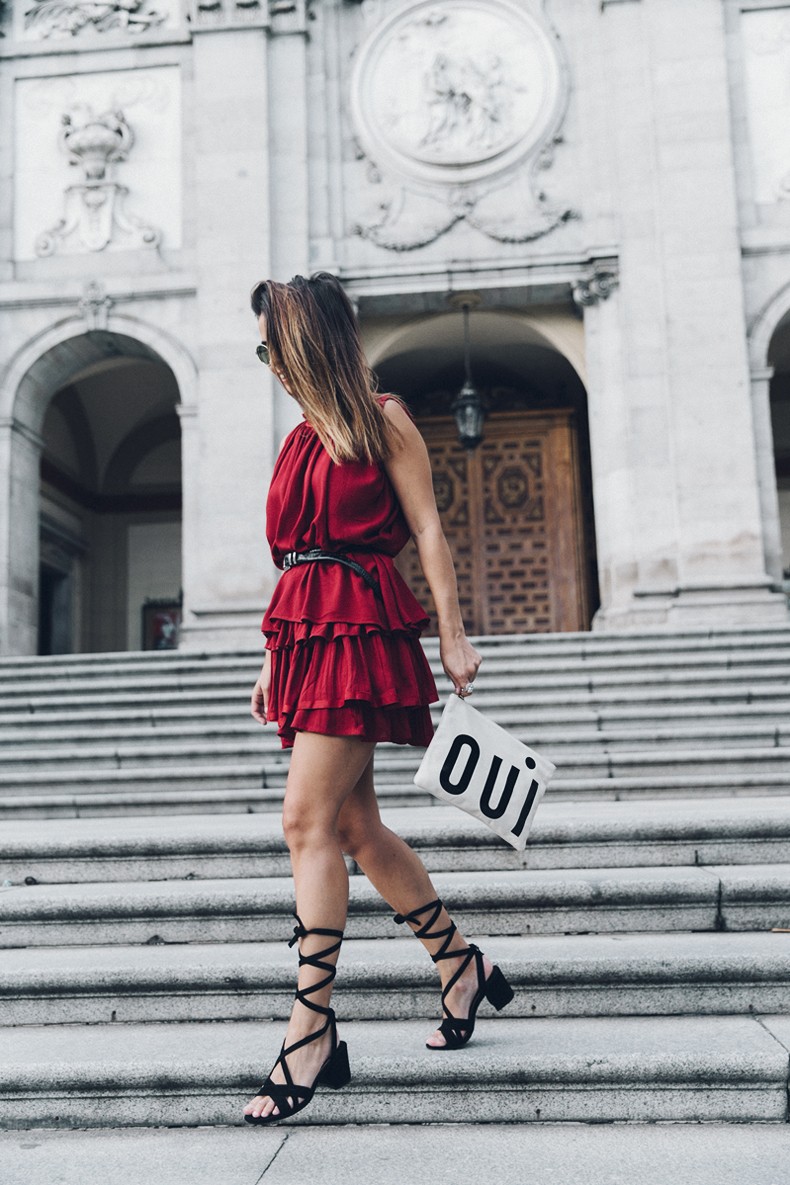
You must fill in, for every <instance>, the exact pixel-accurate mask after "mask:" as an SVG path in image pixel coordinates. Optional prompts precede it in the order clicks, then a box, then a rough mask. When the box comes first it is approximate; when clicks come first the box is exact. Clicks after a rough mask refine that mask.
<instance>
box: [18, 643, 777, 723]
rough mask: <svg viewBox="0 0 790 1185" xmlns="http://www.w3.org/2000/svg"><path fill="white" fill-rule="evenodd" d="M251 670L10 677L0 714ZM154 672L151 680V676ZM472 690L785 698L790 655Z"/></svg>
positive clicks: (494, 682)
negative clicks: (752, 693)
mask: <svg viewBox="0 0 790 1185" xmlns="http://www.w3.org/2000/svg"><path fill="white" fill-rule="evenodd" d="M432 665H433V669H434V674H435V675H436V677H437V682H438V683H439V685H440V688H441V689H443V688H444V687H445V686H446V678H445V676H444V675H443V674H442V673H441V672H440V669H439V667H438V666H437V665H436V664H435V663H434V664H432ZM256 674H257V668H256V667H251V668H250V669H249V670H245V671H230V672H224V671H212V670H205V669H202V668H201V669H198V670H195V671H194V672H190V673H189V674H184V675H176V676H171V675H169V674H168V673H167V672H161V673H160V672H156V673H153V672H152V673H151V674H146V673H145V672H140V673H136V672H135V673H134V674H129V675H126V676H125V677H124V678H123V679H120V678H118V677H117V676H114V675H112V674H111V673H108V672H106V671H104V670H102V671H101V672H96V673H95V674H92V675H90V674H87V675H86V676H85V677H84V678H82V679H72V680H69V681H64V682H63V683H62V684H61V683H57V681H54V680H53V679H52V678H50V677H49V676H47V675H44V674H42V676H41V678H40V679H39V681H38V682H32V681H28V682H15V681H13V680H12V679H5V680H3V682H2V684H0V688H1V691H0V711H3V712H4V711H7V710H9V709H10V708H13V707H14V705H15V704H22V705H24V706H25V709H26V710H45V709H46V708H47V707H48V706H53V707H60V708H62V707H63V706H64V705H65V704H69V703H71V702H72V700H77V701H78V699H79V697H80V696H85V695H88V696H91V697H93V698H94V699H96V700H97V702H98V703H102V702H103V703H104V706H106V704H107V702H108V701H109V702H112V703H114V702H116V700H119V701H121V702H123V701H124V700H128V699H129V697H130V695H131V694H133V693H137V695H138V697H141V699H140V700H138V702H141V701H142V702H144V697H145V696H146V695H148V696H149V697H152V702H154V703H156V702H161V701H164V700H166V699H170V700H171V701H172V698H173V697H174V696H176V695H178V696H181V695H186V694H188V693H192V694H193V695H194V694H195V693H197V692H202V693H203V695H204V696H206V697H207V698H208V699H211V698H212V697H213V696H215V695H217V694H219V693H222V692H224V693H227V692H232V693H235V694H236V695H237V696H238V697H239V698H240V699H243V698H244V696H245V694H246V696H247V698H249V693H250V691H251V689H252V685H253V683H254V681H255V678H256ZM154 675H155V677H154ZM479 680H480V685H479V688H478V690H479V691H481V692H482V691H485V690H493V689H494V688H499V689H507V688H510V689H512V690H519V689H524V690H526V691H528V692H530V693H532V694H533V695H535V694H536V693H538V692H540V693H551V692H555V693H556V692H559V691H576V692H581V691H586V692H587V693H588V694H595V693H598V694H604V693H609V694H610V693H612V692H616V691H618V690H622V689H623V688H630V687H642V688H645V687H646V688H650V687H651V686H652V685H657V686H658V687H662V688H663V689H664V690H666V688H667V687H669V688H672V689H674V688H677V689H678V690H682V689H684V688H689V687H691V688H695V687H700V686H701V687H709V688H710V689H711V690H715V689H716V688H717V687H719V686H721V684H722V683H726V684H730V683H733V682H735V683H736V684H748V683H751V684H754V685H755V686H757V687H760V686H765V685H770V686H776V687H777V688H780V689H781V690H783V692H784V694H785V695H787V689H788V686H790V655H785V654H783V655H782V656H781V661H779V660H775V659H774V658H773V657H772V655H771V652H770V651H769V652H767V653H766V654H765V655H759V656H758V655H754V654H749V655H746V656H744V662H743V663H736V662H734V660H729V661H713V660H711V662H709V663H697V662H696V661H695V662H694V663H691V664H690V663H687V662H679V661H670V659H669V658H668V659H667V661H666V663H655V664H646V663H644V662H643V661H642V660H641V659H636V660H634V662H633V663H629V662H627V661H625V660H622V659H613V660H612V661H611V662H607V663H605V664H604V663H598V664H595V663H593V662H592V661H589V662H584V663H579V662H575V661H568V662H566V663H564V664H559V663H555V664H553V665H551V666H548V665H532V666H531V665H528V664H526V663H524V662H519V661H517V660H510V659H504V658H487V659H486V660H485V669H484V672H483V668H481V674H480V675H479Z"/></svg>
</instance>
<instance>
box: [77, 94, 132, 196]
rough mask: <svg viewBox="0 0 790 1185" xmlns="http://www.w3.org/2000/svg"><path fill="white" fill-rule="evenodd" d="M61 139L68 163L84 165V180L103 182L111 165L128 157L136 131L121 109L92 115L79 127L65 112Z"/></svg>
mask: <svg viewBox="0 0 790 1185" xmlns="http://www.w3.org/2000/svg"><path fill="white" fill-rule="evenodd" d="M60 141H61V144H62V146H63V148H64V149H65V151H66V154H67V156H68V158H69V162H70V163H71V164H73V165H80V166H81V168H82V170H83V175H84V178H85V181H86V182H87V183H88V184H90V183H91V182H93V183H97V182H102V181H104V180H105V178H106V175H107V168H108V166H109V165H110V164H112V163H114V162H115V161H119V160H126V158H127V156H128V155H129V150H130V149H131V147H132V145H133V144H134V133H133V131H132V129H131V128H130V127H129V124H128V123H127V122H126V120H125V118H124V115H123V112H122V111H107V112H105V113H104V114H103V115H98V116H93V115H92V114H91V115H89V116H88V119H87V120H86V122H85V123H83V124H81V125H80V126H76V125H75V124H74V122H73V119H72V117H71V115H64V116H63V130H62V132H61V135H60Z"/></svg>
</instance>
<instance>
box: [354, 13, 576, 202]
mask: <svg viewBox="0 0 790 1185" xmlns="http://www.w3.org/2000/svg"><path fill="white" fill-rule="evenodd" d="M560 88H561V84H560V69H559V62H558V59H557V54H556V51H555V48H554V46H553V45H552V43H551V41H550V39H549V36H548V34H547V32H546V31H545V29H544V28H543V27H542V26H541V25H540V24H539V23H538V21H536V20H535V19H534V18H533V17H532V16H531V15H530V13H529V12H527V11H526V9H524V8H522V7H517V6H516V5H513V4H510V3H509V2H505V0H429V2H427V3H421V4H417V5H415V6H414V7H411V8H407V9H406V10H405V11H403V10H402V11H401V12H400V13H396V14H395V15H394V16H392V17H391V18H390V19H389V21H387V22H385V23H384V24H383V25H381V26H380V27H379V28H378V29H377V30H375V32H374V33H373V35H372V37H371V38H370V39H369V40H368V42H367V43H366V44H365V45H364V46H362V47H361V49H360V51H359V54H358V56H357V62H356V68H355V70H354V76H353V81H352V93H351V103H352V113H353V118H354V123H355V125H356V128H357V131H358V133H359V136H360V139H361V140H362V142H363V145H364V147H365V148H366V149H368V150H369V152H370V155H371V156H372V157H373V158H374V159H378V160H381V162H382V163H389V164H391V165H394V166H395V167H396V168H398V169H399V170H401V171H403V172H405V173H408V174H411V175H413V176H415V177H418V178H420V179H422V180H433V181H450V182H451V183H452V184H458V183H459V182H461V181H470V180H476V179H479V178H481V177H486V176H490V175H491V174H492V173H495V172H499V171H501V170H502V169H504V168H507V167H508V166H509V165H511V164H513V162H514V161H516V160H518V159H520V158H522V157H523V156H525V155H526V154H527V153H528V152H529V150H530V149H531V148H534V147H535V146H536V145H538V144H539V143H540V141H541V139H542V137H543V136H544V135H545V133H546V131H547V130H548V128H549V126H550V125H551V123H552V122H553V120H554V118H555V115H556V108H557V105H558V102H559V99H560Z"/></svg>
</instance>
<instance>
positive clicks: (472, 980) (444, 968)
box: [425, 949, 494, 1049]
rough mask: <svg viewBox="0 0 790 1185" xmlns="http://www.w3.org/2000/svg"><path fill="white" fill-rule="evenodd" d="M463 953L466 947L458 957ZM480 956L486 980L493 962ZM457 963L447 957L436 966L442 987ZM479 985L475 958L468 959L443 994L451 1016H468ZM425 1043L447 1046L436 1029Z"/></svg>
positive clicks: (434, 1046)
mask: <svg viewBox="0 0 790 1185" xmlns="http://www.w3.org/2000/svg"><path fill="white" fill-rule="evenodd" d="M465 955H466V949H464V950H460V951H458V957H459V959H460V958H463V957H464V956H465ZM482 958H483V970H484V973H485V979H486V980H487V979H488V977H489V976H490V974H491V972H492V971H493V970H494V964H493V963H492V962H491V960H490V959H489V958H487V957H486V956H485V955H483V956H482ZM459 965H460V964H459V963H458V962H456V960H455V958H447V959H445V960H444V961H443V962H441V963H439V965H438V966H439V971H440V973H441V977H442V988H443V989H444V988H445V986H446V984H448V983H449V982H450V980H451V979H452V977H453V975H455V973H456V971H457V970H458V967H459ZM481 987H482V984H481V983H480V980H479V976H478V973H477V960H476V959H470V960H469V965H468V966H467V967H466V969H465V970H464V972H463V973H462V975H461V976H460V977H459V979H458V980H457V982H456V983H454V984H453V986H452V987H451V988H450V990H449V992H448V993H447V995H446V996H444V998H443V1003H444V1005H445V1007H446V1008H447V1010H448V1011H449V1012H450V1013H452V1015H453V1016H455V1017H457V1018H458V1019H459V1020H462V1019H463V1018H464V1017H467V1016H469V1013H470V1011H471V1009H472V1006H473V1003H474V999H475V996H478V995H479V993H480V988H481ZM425 1044H426V1045H428V1046H429V1047H430V1048H431V1049H444V1048H446V1046H447V1041H446V1040H445V1038H444V1036H443V1035H442V1033H440V1032H439V1030H438V1029H437V1030H436V1032H435V1033H431V1035H430V1037H429V1038H428V1039H427V1041H426V1042H425Z"/></svg>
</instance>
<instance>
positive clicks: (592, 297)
mask: <svg viewBox="0 0 790 1185" xmlns="http://www.w3.org/2000/svg"><path fill="white" fill-rule="evenodd" d="M619 283H620V277H619V274H618V270H617V266H616V264H612V263H603V262H601V263H597V264H595V265H594V266H593V267H592V268H591V270H590V271H589V272H588V273H587V275H585V276H582V277H580V278H579V279H578V280H577V281H576V282H575V284H574V285H573V299H574V301H575V303H576V304H577V305H578V306H579V308H589V306H590V305H594V304H598V301H599V300H606V299H607V297H609V296H611V294H612V293H613V292H614V290H615V288H617V286H618V284H619Z"/></svg>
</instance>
